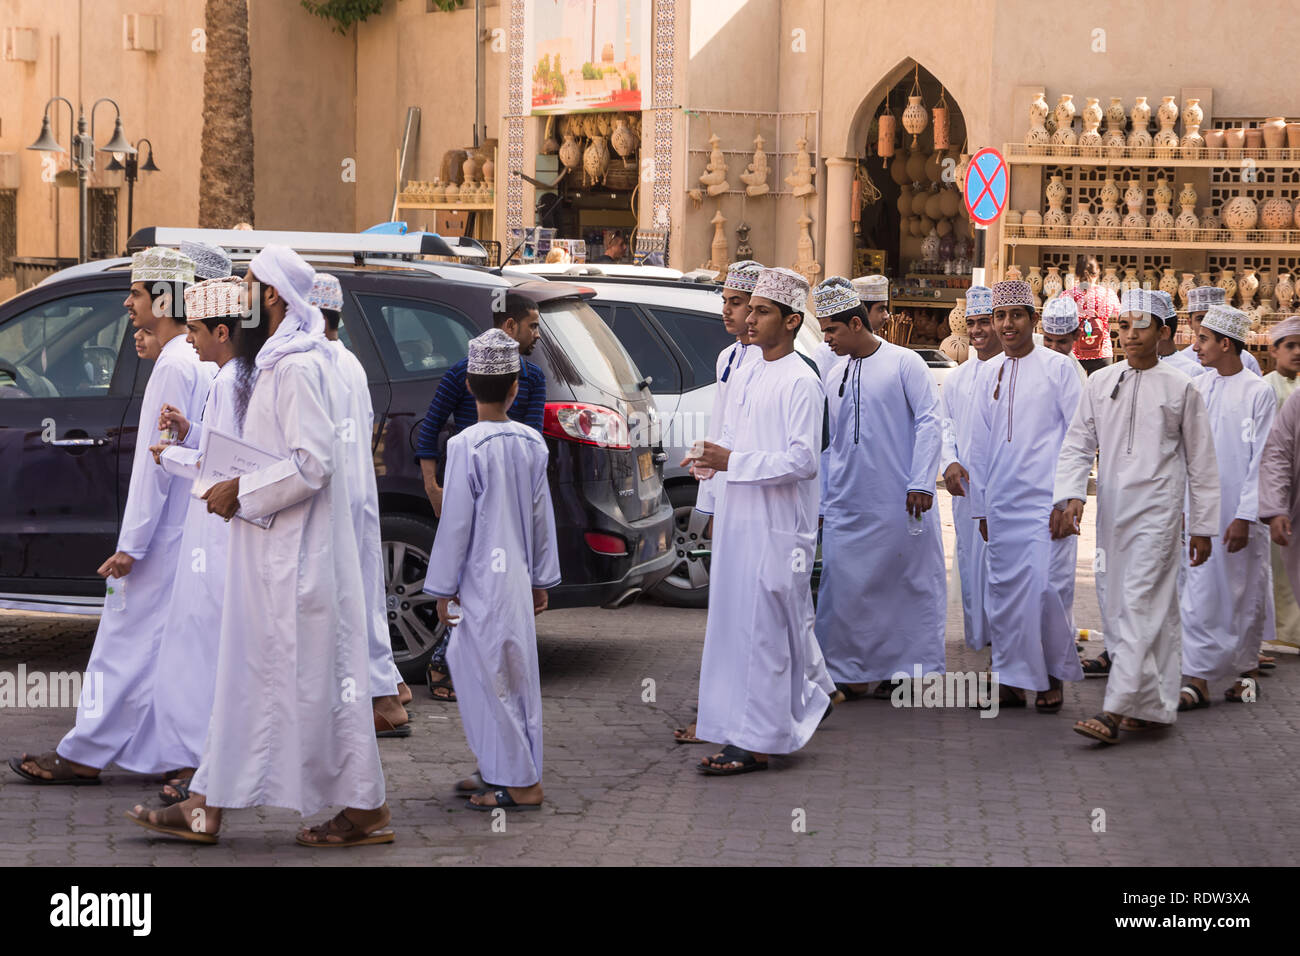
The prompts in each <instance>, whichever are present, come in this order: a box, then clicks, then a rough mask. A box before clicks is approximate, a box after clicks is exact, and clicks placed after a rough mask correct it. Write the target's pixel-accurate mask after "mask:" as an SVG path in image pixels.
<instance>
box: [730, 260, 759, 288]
mask: <svg viewBox="0 0 1300 956" xmlns="http://www.w3.org/2000/svg"><path fill="white" fill-rule="evenodd" d="M762 272H763V264H762V263H760V262H755V261H754V260H753V259H744V260H742V261H740V262H733V263H732V264H731V265H729V266H728V267H727V278H726V279H724V280H723V282H722V287H723V288H724V289H735V290H736V291H737V292H753V291H754V283H756V282H757V281H758V277H759V276H760V275H761V274H762Z"/></svg>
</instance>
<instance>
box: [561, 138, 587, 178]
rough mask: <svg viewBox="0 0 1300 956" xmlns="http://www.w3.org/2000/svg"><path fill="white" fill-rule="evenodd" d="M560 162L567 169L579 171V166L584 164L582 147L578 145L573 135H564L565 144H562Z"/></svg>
mask: <svg viewBox="0 0 1300 956" xmlns="http://www.w3.org/2000/svg"><path fill="white" fill-rule="evenodd" d="M560 162H562V163H563V164H564V168H565V169H577V168H578V164H579V163H581V162H582V147H580V146H579V145H578V141H577V140H576V139H574V138H573V134H572V133H565V134H564V142H563V143H561V144H560Z"/></svg>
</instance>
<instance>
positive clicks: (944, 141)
mask: <svg viewBox="0 0 1300 956" xmlns="http://www.w3.org/2000/svg"><path fill="white" fill-rule="evenodd" d="M930 116H931V117H932V119H933V122H934V148H935V149H947V148H948V107H946V106H936V107H934V108H933V109H931V110H930Z"/></svg>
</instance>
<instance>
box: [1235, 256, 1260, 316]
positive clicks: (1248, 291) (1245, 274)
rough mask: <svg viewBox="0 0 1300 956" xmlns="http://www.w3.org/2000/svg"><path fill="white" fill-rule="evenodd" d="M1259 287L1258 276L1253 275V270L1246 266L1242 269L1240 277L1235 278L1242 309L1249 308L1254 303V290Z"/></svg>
mask: <svg viewBox="0 0 1300 956" xmlns="http://www.w3.org/2000/svg"><path fill="white" fill-rule="evenodd" d="M1258 288H1259V276H1257V275H1255V270H1254V269H1253V268H1252V267H1250V266H1246V268H1245V269H1244V270H1242V274H1241V278H1240V279H1238V280H1237V296H1238V300H1239V301H1240V302H1241V307H1242V308H1243V309H1250V308H1251V307H1252V306H1253V305H1254V300H1255V290H1256V289H1258Z"/></svg>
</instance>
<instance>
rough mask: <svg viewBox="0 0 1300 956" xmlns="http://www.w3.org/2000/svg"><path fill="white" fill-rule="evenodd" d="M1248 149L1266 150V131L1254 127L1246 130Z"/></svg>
mask: <svg viewBox="0 0 1300 956" xmlns="http://www.w3.org/2000/svg"><path fill="white" fill-rule="evenodd" d="M1246 148H1247V149H1263V148H1264V131H1263V130H1262V129H1260V128H1259V127H1257V126H1252V127H1251V128H1250V129H1248V130H1246Z"/></svg>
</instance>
